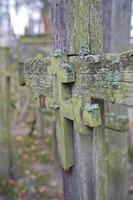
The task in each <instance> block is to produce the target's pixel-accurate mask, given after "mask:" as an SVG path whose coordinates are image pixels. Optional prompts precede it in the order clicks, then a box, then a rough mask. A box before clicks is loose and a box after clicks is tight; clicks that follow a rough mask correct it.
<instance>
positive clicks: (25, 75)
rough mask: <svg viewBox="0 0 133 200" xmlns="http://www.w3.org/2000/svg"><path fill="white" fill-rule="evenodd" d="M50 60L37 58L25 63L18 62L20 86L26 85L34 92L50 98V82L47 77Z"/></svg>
mask: <svg viewBox="0 0 133 200" xmlns="http://www.w3.org/2000/svg"><path fill="white" fill-rule="evenodd" d="M49 66H50V58H49V57H47V58H43V57H42V56H37V57H35V58H34V59H30V60H27V61H19V65H18V72H19V82H20V85H21V86H23V85H26V86H27V87H30V88H32V90H33V91H34V90H35V91H36V90H37V91H41V92H42V93H44V94H45V95H46V96H51V92H52V81H51V79H50V76H48V72H47V71H48V68H49Z"/></svg>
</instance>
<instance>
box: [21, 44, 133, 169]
mask: <svg viewBox="0 0 133 200" xmlns="http://www.w3.org/2000/svg"><path fill="white" fill-rule="evenodd" d="M132 71H133V52H132V51H131V52H124V53H121V54H105V55H90V54H89V53H88V51H87V47H86V46H83V47H82V48H81V50H80V53H79V54H75V55H74V54H71V53H61V52H56V53H54V54H53V56H52V57H51V58H46V59H45V58H41V57H36V58H34V59H33V60H30V61H27V62H25V63H20V65H19V72H20V73H19V74H20V83H21V84H22V85H24V84H26V85H28V86H30V87H33V88H35V89H37V90H41V91H42V94H44V96H46V108H47V109H52V110H53V111H54V113H55V116H56V131H57V143H58V150H59V156H60V163H61V166H62V168H63V169H64V170H69V169H70V167H72V166H73V165H74V160H73V141H72V131H73V123H74V127H75V130H76V131H77V132H78V133H79V134H84V135H86V134H89V129H92V128H95V127H98V126H100V125H101V123H102V116H101V112H100V106H99V99H102V100H104V101H109V102H113V103H117V104H124V105H128V106H133V77H132Z"/></svg>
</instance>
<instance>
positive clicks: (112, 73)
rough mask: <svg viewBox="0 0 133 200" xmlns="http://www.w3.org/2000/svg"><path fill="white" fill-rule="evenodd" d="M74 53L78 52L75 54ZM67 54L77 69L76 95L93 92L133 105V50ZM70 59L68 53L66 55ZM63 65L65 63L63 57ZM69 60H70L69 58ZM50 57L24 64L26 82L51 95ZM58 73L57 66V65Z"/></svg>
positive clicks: (104, 97)
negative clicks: (97, 53) (101, 53)
mask: <svg viewBox="0 0 133 200" xmlns="http://www.w3.org/2000/svg"><path fill="white" fill-rule="evenodd" d="M73 55H74V54H73ZM73 55H71V54H69V56H67V63H69V64H71V65H72V67H73V68H74V71H75V76H76V80H75V83H74V86H73V89H72V93H73V95H74V96H77V95H80V96H81V95H82V96H86V95H89V96H91V97H94V98H98V99H103V100H106V101H109V102H113V103H118V104H125V105H129V106H133V51H131V52H124V53H121V54H105V55H85V56H84V57H83V56H82V58H81V57H80V56H79V55H74V56H73ZM65 58H66V56H65ZM60 59H61V60H62V64H63V62H64V60H63V58H61V57H60ZM65 62H66V60H65ZM50 65H51V62H50V58H47V59H44V58H42V57H36V58H35V59H33V60H30V61H28V62H25V63H23V64H21V65H20V67H21V70H20V71H21V79H22V77H23V79H24V82H25V83H26V85H28V86H30V87H33V88H37V89H42V90H43V92H44V93H45V94H46V95H47V96H50V95H51V94H52V93H51V91H52V80H51V78H50V76H49V75H48V69H49V68H50ZM53 73H54V66H53Z"/></svg>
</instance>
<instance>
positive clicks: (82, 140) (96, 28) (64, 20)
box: [53, 0, 108, 200]
mask: <svg viewBox="0 0 133 200" xmlns="http://www.w3.org/2000/svg"><path fill="white" fill-rule="evenodd" d="M100 13H101V1H94V0H73V1H66V0H60V1H58V0H55V1H53V24H54V50H62V51H67V52H69V53H79V49H80V47H81V46H82V45H88V47H89V51H90V53H92V54H93V53H97V54H98V53H101V52H102V48H103V40H102V26H101V17H100ZM99 104H100V108H101V113H102V126H100V127H99V128H95V129H91V128H90V130H89V131H88V135H81V134H79V133H76V132H75V130H74V128H73V141H74V144H73V148H74V166H73V167H72V168H71V169H70V170H69V171H68V172H64V171H63V180H64V199H65V200H92V199H93V200H101V199H102V200H107V199H108V183H107V163H106V153H105V151H106V145H105V130H104V103H103V102H102V101H99Z"/></svg>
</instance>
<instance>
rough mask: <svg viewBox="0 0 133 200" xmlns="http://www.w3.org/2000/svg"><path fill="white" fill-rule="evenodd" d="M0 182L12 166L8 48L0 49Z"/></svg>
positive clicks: (7, 174)
mask: <svg viewBox="0 0 133 200" xmlns="http://www.w3.org/2000/svg"><path fill="white" fill-rule="evenodd" d="M0 58H2V59H3V60H1V59H0V60H1V61H2V62H1V69H0V74H1V75H0V102H1V103H0V180H3V179H5V178H7V177H8V176H9V174H10V172H11V166H12V148H11V132H10V103H11V102H10V77H9V76H7V75H6V74H5V75H4V73H3V72H4V70H5V72H6V67H7V65H8V64H9V62H10V52H9V49H8V48H1V49H0Z"/></svg>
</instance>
